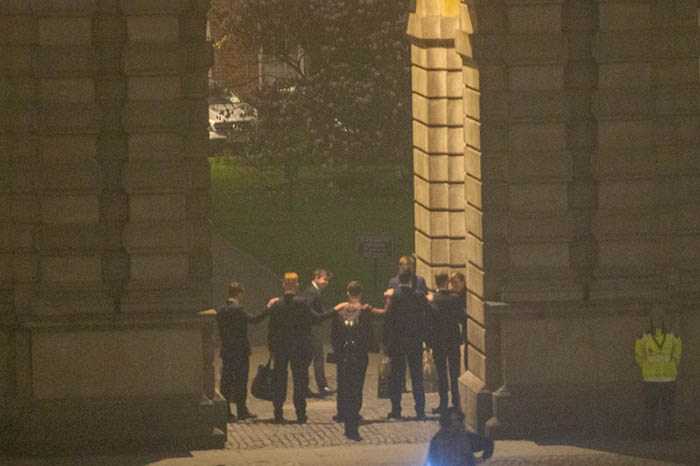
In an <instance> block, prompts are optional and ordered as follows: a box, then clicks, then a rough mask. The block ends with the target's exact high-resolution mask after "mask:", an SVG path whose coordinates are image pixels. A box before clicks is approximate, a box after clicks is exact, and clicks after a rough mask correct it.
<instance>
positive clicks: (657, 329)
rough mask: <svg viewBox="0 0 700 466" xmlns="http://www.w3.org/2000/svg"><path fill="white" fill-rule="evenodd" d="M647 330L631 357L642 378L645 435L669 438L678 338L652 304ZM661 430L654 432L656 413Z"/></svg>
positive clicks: (651, 437) (671, 427)
mask: <svg viewBox="0 0 700 466" xmlns="http://www.w3.org/2000/svg"><path fill="white" fill-rule="evenodd" d="M649 321H650V322H649V323H650V326H649V330H647V331H646V332H645V333H643V334H642V335H640V336H639V338H638V339H637V341H636V342H635V344H634V355H635V359H636V361H637V364H639V366H640V367H641V369H642V377H643V378H644V404H645V410H646V425H645V429H646V432H645V433H646V435H647V438H649V439H654V438H672V437H673V416H674V409H675V397H676V376H677V374H678V364H680V362H681V339H680V338H679V337H677V336H676V335H674V334H673V333H672V332H671V331H670V329H668V328H667V323H666V315H665V313H664V311H663V309H662V308H661V306H659V305H654V306H653V307H652V310H651V314H650V319H649ZM659 410H660V411H661V416H662V418H661V420H662V429H661V430H660V431H658V432H657V411H659Z"/></svg>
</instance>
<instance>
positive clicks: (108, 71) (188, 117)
mask: <svg viewBox="0 0 700 466" xmlns="http://www.w3.org/2000/svg"><path fill="white" fill-rule="evenodd" d="M207 9H208V2H207V1H204V0H178V1H168V2H153V1H145V0H121V1H104V0H70V1H68V0H66V1H61V2H54V1H49V0H42V1H31V2H30V1H18V2H10V4H9V5H6V4H3V5H0V56H2V60H1V61H0V104H2V105H0V269H1V271H0V351H1V354H2V358H3V359H2V361H1V362H0V367H2V369H0V380H1V382H0V414H2V415H3V418H5V419H10V422H9V424H8V427H7V428H6V429H3V430H2V431H1V432H0V444H1V445H2V448H3V449H7V450H17V451H29V452H36V453H56V452H64V451H70V450H72V449H80V450H82V451H85V450H86V449H87V450H91V449H100V450H102V449H109V448H112V447H118V448H121V447H124V446H139V447H146V448H147V447H162V446H164V445H168V446H175V445H177V446H179V447H189V448H201V447H210V448H211V447H216V446H218V447H222V446H223V444H224V441H225V431H226V407H225V403H224V401H223V399H222V398H221V396H220V395H219V394H218V393H216V391H215V389H214V373H213V365H212V364H213V350H212V344H211V332H212V325H213V319H212V312H213V311H208V312H202V311H203V310H205V309H207V308H208V307H209V306H210V305H211V290H210V278H211V258H210V253H209V230H208V227H207V223H206V222H207V218H208V215H209V178H208V176H209V167H208V163H207V161H206V155H205V148H206V144H207V131H206V114H207V102H206V95H207V70H208V67H209V66H210V64H211V47H210V44H208V43H207V42H206V38H205V32H206V29H205V18H206V12H207Z"/></svg>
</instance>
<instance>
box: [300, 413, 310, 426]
mask: <svg viewBox="0 0 700 466" xmlns="http://www.w3.org/2000/svg"><path fill="white" fill-rule="evenodd" d="M308 420H309V418H308V417H306V414H302V415H301V416H297V424H306V421H308Z"/></svg>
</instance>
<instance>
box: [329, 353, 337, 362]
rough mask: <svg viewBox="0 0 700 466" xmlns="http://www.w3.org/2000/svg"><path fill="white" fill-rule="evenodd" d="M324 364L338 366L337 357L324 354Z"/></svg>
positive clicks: (333, 354)
mask: <svg viewBox="0 0 700 466" xmlns="http://www.w3.org/2000/svg"><path fill="white" fill-rule="evenodd" d="M326 362H327V363H328V364H338V355H337V354H335V353H326Z"/></svg>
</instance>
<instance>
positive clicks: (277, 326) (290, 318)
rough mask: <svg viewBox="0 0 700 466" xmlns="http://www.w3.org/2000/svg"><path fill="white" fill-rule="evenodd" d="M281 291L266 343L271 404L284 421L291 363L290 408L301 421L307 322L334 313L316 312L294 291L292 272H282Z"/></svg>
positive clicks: (296, 284) (272, 311)
mask: <svg viewBox="0 0 700 466" xmlns="http://www.w3.org/2000/svg"><path fill="white" fill-rule="evenodd" d="M282 288H283V289H284V294H283V295H282V297H281V298H279V300H277V301H276V302H274V303H273V304H272V306H271V308H270V328H269V333H268V346H269V348H270V353H271V355H272V360H273V366H272V376H273V382H274V393H273V401H272V404H273V406H274V409H275V422H276V423H282V422H284V417H283V412H282V406H283V405H284V400H285V398H286V397H287V367H289V366H291V369H292V380H293V381H294V395H293V398H294V409H295V411H296V415H297V422H298V423H299V424H305V423H306V420H307V417H306V397H305V391H306V388H307V386H308V385H309V372H308V371H309V363H310V362H311V324H312V323H313V322H316V321H321V320H324V319H327V318H330V317H332V316H333V315H335V312H333V311H331V312H329V313H327V314H325V315H321V314H318V313H316V312H315V311H314V310H313V309H311V308H310V307H309V306H308V304H307V302H306V300H305V299H304V298H303V297H301V296H298V295H297V291H299V276H298V275H297V274H296V273H294V272H288V273H285V274H284V280H283V281H282Z"/></svg>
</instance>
